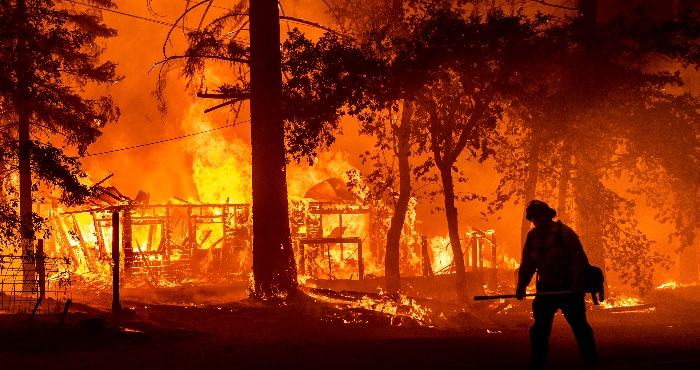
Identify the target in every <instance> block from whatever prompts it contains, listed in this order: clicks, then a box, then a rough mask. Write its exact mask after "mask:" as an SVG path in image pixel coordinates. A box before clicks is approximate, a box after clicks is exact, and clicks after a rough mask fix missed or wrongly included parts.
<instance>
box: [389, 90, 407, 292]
mask: <svg viewBox="0 0 700 370" xmlns="http://www.w3.org/2000/svg"><path fill="white" fill-rule="evenodd" d="M412 115H413V104H412V102H411V101H408V100H404V103H403V112H402V113H401V123H400V125H399V127H398V128H397V129H396V136H397V143H396V144H397V150H396V157H397V159H398V162H399V198H398V200H397V201H396V206H395V207H394V215H393V216H392V218H391V226H390V227H389V231H388V232H387V235H386V258H385V260H384V261H385V267H384V271H385V277H386V290H387V292H388V293H398V292H400V291H401V273H400V267H399V255H400V248H401V230H403V225H404V222H405V219H406V211H407V210H408V202H409V200H410V199H411V172H410V171H411V168H410V166H409V163H408V158H409V156H410V155H411V151H410V141H409V139H410V135H411V116H412Z"/></svg>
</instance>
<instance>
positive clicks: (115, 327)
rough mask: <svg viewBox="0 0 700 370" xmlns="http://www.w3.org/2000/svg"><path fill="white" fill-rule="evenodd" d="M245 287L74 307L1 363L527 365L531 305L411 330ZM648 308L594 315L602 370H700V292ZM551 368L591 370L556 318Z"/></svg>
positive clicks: (27, 327)
mask: <svg viewBox="0 0 700 370" xmlns="http://www.w3.org/2000/svg"><path fill="white" fill-rule="evenodd" d="M242 289H243V288H242V287H240V286H238V287H231V286H228V287H215V288H210V289H208V290H207V289H200V288H198V289H190V290H187V289H171V290H160V291H159V292H157V294H156V293H153V292H150V293H149V292H147V291H143V290H141V291H138V290H134V291H131V292H127V294H125V295H124V299H123V300H122V306H123V307H124V312H123V313H122V314H120V315H112V314H111V313H109V311H108V309H107V308H106V307H104V306H103V305H102V306H101V305H100V304H93V305H91V304H86V303H81V302H79V301H78V300H76V302H75V304H73V305H72V306H71V311H70V316H69V318H68V319H67V321H66V323H65V324H64V327H63V328H59V327H58V325H57V324H56V323H55V322H48V321H39V322H36V321H35V322H33V323H31V324H28V323H17V324H14V325H3V326H2V327H0V357H1V358H2V360H0V361H1V362H0V363H2V368H3V369H15V368H16V369H52V368H53V369H519V368H522V366H524V365H525V364H526V363H527V362H528V353H529V341H528V328H529V326H530V325H531V318H530V312H529V305H530V304H531V301H528V300H525V301H522V302H518V301H513V302H506V303H513V305H511V306H510V307H508V306H507V305H503V304H500V305H499V304H498V303H497V302H493V303H484V304H480V305H477V304H472V305H470V306H469V307H466V306H460V305H457V304H456V303H455V302H440V301H435V300H417V301H416V303H417V305H418V306H419V307H423V308H427V309H430V312H431V313H430V314H429V315H428V316H427V317H426V318H425V320H415V319H410V318H408V317H405V316H402V315H399V316H401V317H397V316H396V315H391V314H387V313H382V312H377V311H374V310H369V309H366V308H357V307H354V308H353V307H350V306H348V305H347V304H341V303H339V302H341V301H342V300H343V299H344V297H345V298H347V297H352V295H353V293H334V292H330V291H312V290H306V291H305V292H306V293H307V294H308V293H313V294H311V296H313V297H315V298H312V297H310V296H308V295H304V294H302V295H300V296H299V297H297V298H295V299H291V300H287V301H285V302H282V301H263V302H261V301H255V300H252V299H247V298H245V294H244V291H243V290H242ZM223 292H226V293H225V294H224V293H223ZM319 297H321V298H323V299H321V300H319ZM375 298H376V296H375ZM158 302H167V304H163V303H160V304H158ZM329 302H330V303H329ZM646 302H651V303H649V304H648V305H647V306H646V307H647V309H645V310H642V311H636V312H635V311H632V312H630V311H623V312H613V311H611V310H604V309H600V308H599V307H596V308H595V309H591V310H590V311H589V321H590V323H591V325H592V326H593V329H594V332H595V337H596V343H597V347H598V350H599V353H600V357H601V368H603V369H700V289H699V288H698V287H690V288H683V289H680V288H679V289H676V290H668V291H658V292H655V293H652V294H650V295H649V296H648V297H646V299H645V303H646ZM649 307H653V310H649V309H648V308H649ZM399 311H400V312H404V313H406V312H407V311H406V310H404V311H401V310H399ZM103 319H104V323H103V322H102V320H103ZM550 365H551V366H550V368H552V369H577V368H581V367H582V365H583V364H582V362H581V360H580V358H579V356H578V351H577V348H576V344H575V341H574V338H573V335H572V333H571V330H570V329H569V328H568V326H567V325H566V322H565V321H564V318H563V317H562V316H561V315H559V314H558V315H557V317H556V318H555V327H554V330H553V334H552V338H551V352H550Z"/></svg>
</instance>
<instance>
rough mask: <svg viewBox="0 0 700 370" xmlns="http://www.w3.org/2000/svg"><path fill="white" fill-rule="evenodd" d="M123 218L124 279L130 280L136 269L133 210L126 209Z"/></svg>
mask: <svg viewBox="0 0 700 370" xmlns="http://www.w3.org/2000/svg"><path fill="white" fill-rule="evenodd" d="M123 213H124V215H123V216H122V244H123V245H124V247H123V248H122V249H123V250H124V278H126V279H128V278H130V277H131V274H132V272H133V269H134V247H133V229H132V226H133V222H132V221H131V208H130V207H126V208H124V211H123Z"/></svg>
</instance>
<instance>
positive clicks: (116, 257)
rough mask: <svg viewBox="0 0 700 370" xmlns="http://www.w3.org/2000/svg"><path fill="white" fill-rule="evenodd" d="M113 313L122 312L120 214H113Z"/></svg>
mask: <svg viewBox="0 0 700 370" xmlns="http://www.w3.org/2000/svg"><path fill="white" fill-rule="evenodd" d="M112 262H114V266H113V267H112V313H113V314H114V313H118V312H119V311H121V310H122V306H121V303H119V212H112Z"/></svg>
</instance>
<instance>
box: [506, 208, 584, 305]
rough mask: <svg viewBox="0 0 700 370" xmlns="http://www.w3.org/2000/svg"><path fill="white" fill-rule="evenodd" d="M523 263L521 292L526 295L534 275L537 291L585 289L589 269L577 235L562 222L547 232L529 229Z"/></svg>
mask: <svg viewBox="0 0 700 370" xmlns="http://www.w3.org/2000/svg"><path fill="white" fill-rule="evenodd" d="M521 261H522V262H521V264H520V270H519V271H518V289H517V292H518V293H524V292H525V288H526V287H527V286H528V285H529V284H530V280H532V275H534V274H535V272H537V284H536V287H537V291H538V292H556V291H564V290H571V289H582V287H583V286H584V283H585V277H584V270H586V268H587V267H588V266H589V264H588V257H586V253H585V252H584V251H583V246H581V242H580V241H579V238H578V235H576V232H574V231H573V230H572V229H571V228H570V227H568V226H566V225H564V224H562V223H561V221H557V222H552V223H551V225H550V226H549V228H548V229H546V230H544V229H537V228H535V229H532V230H530V232H529V233H528V234H527V239H526V240H525V246H524V248H523V256H522V259H521Z"/></svg>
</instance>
